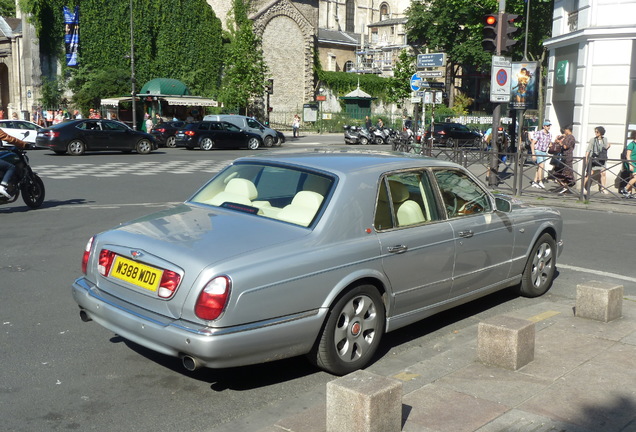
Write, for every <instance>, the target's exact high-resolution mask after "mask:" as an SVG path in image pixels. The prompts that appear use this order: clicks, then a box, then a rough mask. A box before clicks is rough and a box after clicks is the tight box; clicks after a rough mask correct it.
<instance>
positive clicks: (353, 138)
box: [344, 125, 371, 145]
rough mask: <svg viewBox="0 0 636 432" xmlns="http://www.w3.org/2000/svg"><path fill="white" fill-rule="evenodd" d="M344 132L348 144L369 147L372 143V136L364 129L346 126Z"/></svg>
mask: <svg viewBox="0 0 636 432" xmlns="http://www.w3.org/2000/svg"><path fill="white" fill-rule="evenodd" d="M344 130H345V132H344V135H345V137H344V138H345V143H346V144H360V145H367V144H369V142H370V141H371V134H370V133H369V131H368V130H367V129H365V128H363V127H360V126H349V125H344Z"/></svg>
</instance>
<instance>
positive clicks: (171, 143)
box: [166, 135, 177, 148]
mask: <svg viewBox="0 0 636 432" xmlns="http://www.w3.org/2000/svg"><path fill="white" fill-rule="evenodd" d="M176 146H177V138H176V137H175V136H174V135H172V136H169V137H168V138H166V147H170V148H175V147H176Z"/></svg>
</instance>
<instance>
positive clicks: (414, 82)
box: [411, 73, 422, 91]
mask: <svg viewBox="0 0 636 432" xmlns="http://www.w3.org/2000/svg"><path fill="white" fill-rule="evenodd" d="M421 84H422V78H420V77H418V76H417V74H416V73H414V74H413V76H412V77H411V90H413V91H418V90H419V89H420V86H421Z"/></svg>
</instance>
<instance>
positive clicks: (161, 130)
mask: <svg viewBox="0 0 636 432" xmlns="http://www.w3.org/2000/svg"><path fill="white" fill-rule="evenodd" d="M155 130H156V131H157V132H161V133H164V132H165V131H166V130H165V129H164V128H158V129H155Z"/></svg>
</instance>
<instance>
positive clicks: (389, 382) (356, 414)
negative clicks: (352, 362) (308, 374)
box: [327, 370, 402, 432]
mask: <svg viewBox="0 0 636 432" xmlns="http://www.w3.org/2000/svg"><path fill="white" fill-rule="evenodd" d="M400 430H402V383H401V382H399V381H397V380H395V379H392V378H387V377H383V376H380V375H376V374H373V373H371V372H367V371H363V370H359V371H356V372H352V373H350V374H349V375H346V376H343V377H341V378H338V379H336V380H334V381H331V382H328V383H327V432H394V431H395V432H397V431H400Z"/></svg>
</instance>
